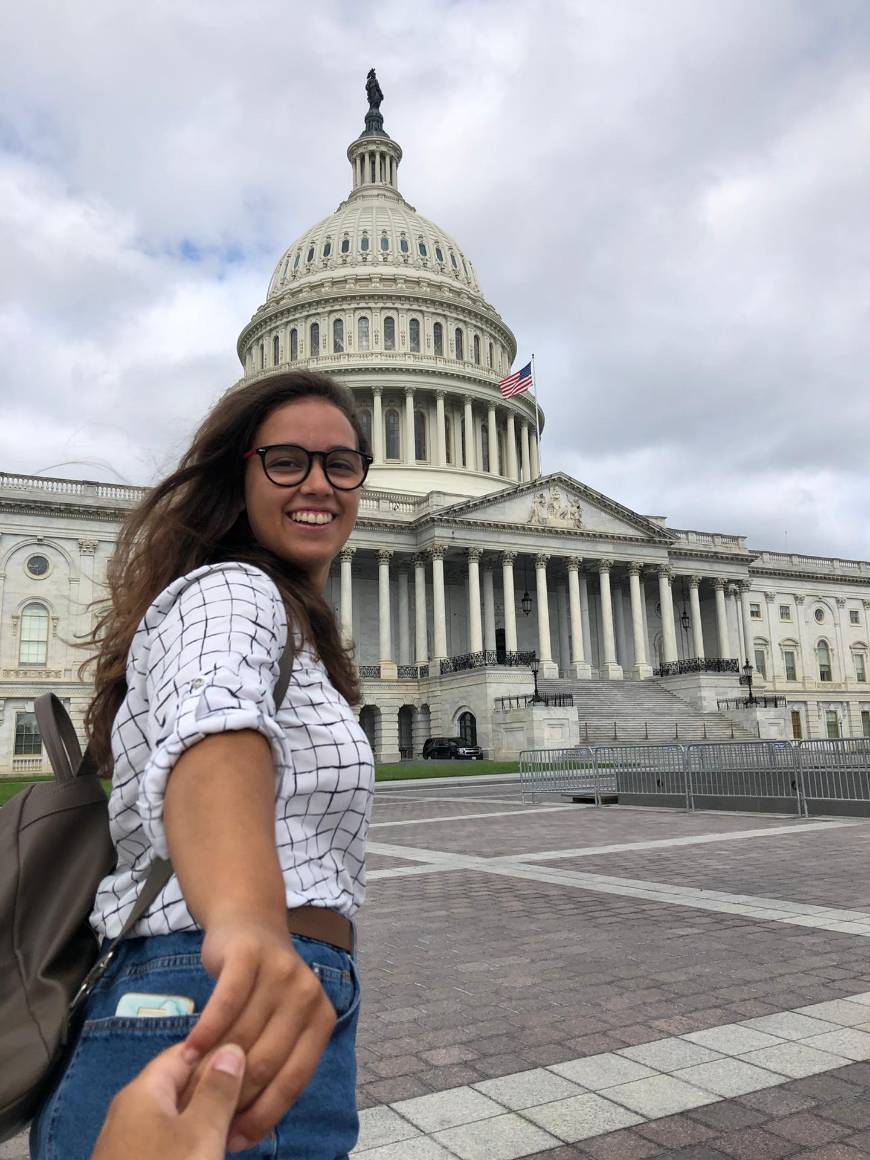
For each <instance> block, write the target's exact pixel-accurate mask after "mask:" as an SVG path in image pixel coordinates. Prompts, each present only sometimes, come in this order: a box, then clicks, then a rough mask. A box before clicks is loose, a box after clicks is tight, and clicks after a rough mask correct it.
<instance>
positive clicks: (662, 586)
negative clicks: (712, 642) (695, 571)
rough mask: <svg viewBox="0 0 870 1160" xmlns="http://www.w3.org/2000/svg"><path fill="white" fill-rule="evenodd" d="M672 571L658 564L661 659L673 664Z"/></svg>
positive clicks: (675, 644) (675, 642)
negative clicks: (660, 610)
mask: <svg viewBox="0 0 870 1160" xmlns="http://www.w3.org/2000/svg"><path fill="white" fill-rule="evenodd" d="M672 575H673V572H672V571H671V569H670V568H669V567H668V565H667V564H660V565H659V603H660V604H661V609H662V661H663V663H664V664H666V665H669V664H673V663H674V662H675V661H676V660H677V629H676V625H675V624H674V600H673V597H672V595H671V576H672Z"/></svg>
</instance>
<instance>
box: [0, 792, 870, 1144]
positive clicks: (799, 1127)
mask: <svg viewBox="0 0 870 1160" xmlns="http://www.w3.org/2000/svg"><path fill="white" fill-rule="evenodd" d="M868 842H870V821H865V820H863V819H856V820H852V819H849V820H844V819H836V820H830V821H827V820H819V819H813V820H811V821H801V820H800V819H792V818H782V817H772V816H769V815H764V816H759V815H750V814H739V815H738V814H712V813H710V814H704V813H695V814H685V813H677V812H671V811H666V810H642V809H625V808H620V807H608V808H605V809H601V810H595V809H593V808H588V807H584V806H575V805H566V804H565V803H564V802H562V801H560V800H559V799H556V798H554V799H553V800H550V801H546V800H544V801H541V803H540V804H538V805H535V806H530V805H524V804H523V803H522V802H521V801H520V798H519V793H518V791H517V787H516V784H515V783H513V784H494V785H490V786H481V785H468V784H466V785H456V784H453V785H438V786H435V785H432V786H419V785H415V786H413V787H408V786H407V785H406V786H404V787H402V788H398V787H395V788H383V787H380V786H379V788H378V793H377V797H376V805H375V817H374V826H373V829H372V832H371V846H370V850H371V854H370V859H369V878H370V889H369V902H368V903H367V905H366V908H365V912H364V917H363V921H362V923H361V938H360V944H361V945H360V962H361V968H362V975H363V985H364V1003H363V1016H362V1022H361V1027H360V1053H359V1057H360V1087H359V1094H360V1106H361V1108H363V1109H364V1110H363V1112H362V1114H361V1116H362V1135H361V1138H360V1144H359V1148H358V1149H357V1151H356V1152H355V1153H354V1157H355V1160H516V1158H519V1157H529V1158H530V1160H531V1158H536V1160H567V1158H568V1157H597V1158H598V1160H607V1158H613V1160H642V1158H645V1157H652V1156H659V1157H666V1156H667V1157H679V1158H680V1160H714V1158H720V1160H721V1158H722V1157H732V1158H738V1160H740V1158H744V1157H745V1158H747V1160H767V1158H774V1157H780V1156H812V1157H815V1158H816V1160H849V1158H851V1157H855V1158H857V1157H865V1156H868V1155H870V1098H868V1095H870V945H868V939H870V855H868V852H867V851H868ZM22 1156H26V1150H25V1149H24V1146H23V1141H21V1140H19V1141H13V1142H10V1143H9V1144H6V1145H0V1160H2V1158H5V1157H14V1158H16V1160H17V1158H18V1157H22Z"/></svg>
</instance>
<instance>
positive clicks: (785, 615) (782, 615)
mask: <svg viewBox="0 0 870 1160" xmlns="http://www.w3.org/2000/svg"><path fill="white" fill-rule="evenodd" d="M779 619H780V620H791V605H790V604H780V606H779Z"/></svg>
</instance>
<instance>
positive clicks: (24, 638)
mask: <svg viewBox="0 0 870 1160" xmlns="http://www.w3.org/2000/svg"><path fill="white" fill-rule="evenodd" d="M47 659H48V609H47V608H46V607H45V605H44V604H27V605H25V607H24V610H23V612H22V613H21V636H20V638H19V645H18V663H19V664H20V665H43V666H44V665H45V663H46V661H47Z"/></svg>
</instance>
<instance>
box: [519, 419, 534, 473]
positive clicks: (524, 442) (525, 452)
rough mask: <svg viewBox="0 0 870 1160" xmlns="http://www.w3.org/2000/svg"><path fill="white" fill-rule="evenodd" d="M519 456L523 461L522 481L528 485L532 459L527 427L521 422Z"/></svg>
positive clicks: (526, 424)
mask: <svg viewBox="0 0 870 1160" xmlns="http://www.w3.org/2000/svg"><path fill="white" fill-rule="evenodd" d="M520 454H521V456H522V461H523V481H524V482H525V483H528V482H529V480H530V479H531V478H532V468H531V462H532V458H531V452H530V451H529V425H528V423H526V422H523V421H521V422H520Z"/></svg>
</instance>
